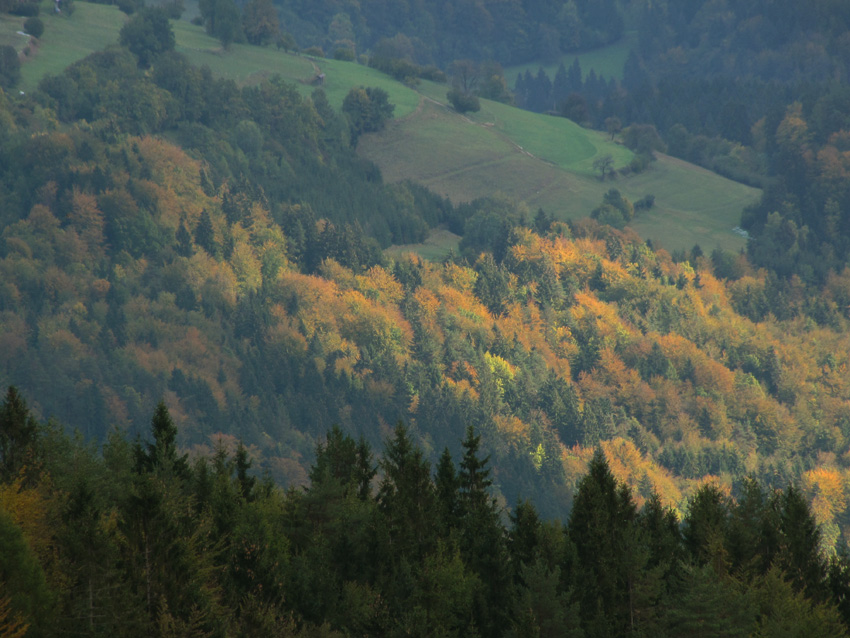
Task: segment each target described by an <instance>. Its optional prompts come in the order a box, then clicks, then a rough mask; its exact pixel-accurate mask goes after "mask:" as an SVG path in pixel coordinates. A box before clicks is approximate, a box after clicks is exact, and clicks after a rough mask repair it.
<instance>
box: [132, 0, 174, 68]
mask: <svg viewBox="0 0 850 638" xmlns="http://www.w3.org/2000/svg"><path fill="white" fill-rule="evenodd" d="M118 38H119V42H120V43H121V46H125V47H127V48H128V49H130V51H131V52H132V53H133V55H135V56H136V58H138V60H139V66H140V67H141V68H143V69H146V68H148V67H150V65H151V64H152V62H153V60H154V59H155V58H156V57H157V56H159V55H161V54H162V53H165V52H166V51H173V50H174V42H175V40H174V31H172V29H171V25H170V24H169V22H168V14H167V13H166V11H165V9H162V8H161V7H147V8H145V9H142V10H141V11H139V12H138V13H136V14H135V15H133V17H131V18H130V19H129V20H128V21H127V23H126V24H125V25H124V26H123V27H121V32H120V33H119V36H118Z"/></svg>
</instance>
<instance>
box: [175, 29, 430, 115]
mask: <svg viewBox="0 0 850 638" xmlns="http://www.w3.org/2000/svg"><path fill="white" fill-rule="evenodd" d="M173 25H174V35H175V38H176V40H177V50H178V51H180V52H181V53H183V54H184V55H186V57H187V58H189V60H190V61H191V62H192V63H193V64H196V65H199V66H201V65H207V66H209V67H210V69H212V71H213V73H215V74H216V75H218V76H220V77H225V78H229V79H231V80H233V81H235V82H236V83H237V84H240V85H244V84H252V83H254V82H259V81H261V80H262V79H264V78H267V77H270V76H272V75H275V74H278V75H280V76H281V77H284V78H286V79H288V80H292V81H295V82H297V83H298V85H299V88H300V89H301V91H302V93H304V94H305V95H309V94H310V93H311V92H312V91H313V89H314V88H315V85H314V84H313V80H314V79H315V77H316V76H317V75H318V74H319V73H324V74H325V83H324V85H323V88H324V90H325V93H327V95H328V100H329V101H330V103H331V104H332V105H334V106H335V107H336V108H339V107H341V106H342V101H343V99H344V98H345V96H346V94H347V93H348V91H349V90H350V89H351V87H353V86H377V87H380V88H382V89H384V90H385V91H386V92H387V93H389V95H390V102H392V103H393V104H395V105H396V110H395V114H396V116H397V117H403V116H405V115H408V114H410V113H412V112H413V111H414V110H415V109H416V106H417V104H419V96H418V95H417V94H416V92H415V91H413V90H411V89H409V88H407V87H406V86H404V85H402V84H400V83H398V82H395V81H394V80H392V79H391V78H389V77H387V76H386V75H384V74H383V73H378V72H377V71H375V70H374V69H370V68H369V67H365V66H363V65H360V64H356V63H354V62H342V61H339V60H327V59H322V58H313V57H310V56H305V55H295V54H289V53H284V52H282V51H278V50H277V49H275V48H273V47H255V46H250V45H247V44H233V45H231V47H230V49H229V50H227V51H225V50H223V49H222V48H221V44H220V43H219V42H218V40H216V39H215V38H211V37H210V36H208V35H207V34H206V33H205V32H204V30H203V28H202V27H199V26H196V25H193V24H190V23H188V22H185V21H183V20H181V21H177V22H174V23H173Z"/></svg>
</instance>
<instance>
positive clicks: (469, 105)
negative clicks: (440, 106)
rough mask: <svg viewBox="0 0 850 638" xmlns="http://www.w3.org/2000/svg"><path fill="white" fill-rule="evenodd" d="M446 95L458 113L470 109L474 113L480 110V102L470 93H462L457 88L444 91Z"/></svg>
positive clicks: (466, 111)
mask: <svg viewBox="0 0 850 638" xmlns="http://www.w3.org/2000/svg"><path fill="white" fill-rule="evenodd" d="M446 97H447V98H448V99H449V102H451V103H452V106H453V107H454V110H455V111H457V112H458V113H469V112H470V111H471V112H473V113H476V112H478V111H480V110H481V102H479V101H478V97H477V96H475V95H472V93H464V92H462V91H460V90H458V89H451V90H450V91H449V92H448V93H446Z"/></svg>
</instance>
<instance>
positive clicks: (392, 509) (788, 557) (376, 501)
mask: <svg viewBox="0 0 850 638" xmlns="http://www.w3.org/2000/svg"><path fill="white" fill-rule="evenodd" d="M176 439H177V430H176V428H175V426H174V423H173V421H172V419H171V417H170V415H169V412H168V409H167V408H166V407H165V405H164V404H162V403H160V404H159V405H158V406H157V407H156V408H155V410H154V412H153V418H152V419H151V424H150V430H149V431H148V432H147V433H146V435H145V437H144V439H137V440H136V441H135V443H129V442H128V441H127V440H126V439H125V438H124V437H122V436H121V435H119V434H114V435H113V436H111V437H110V440H109V442H108V443H107V445H105V446H104V448H103V453H102V455H101V454H98V453H96V452H94V451H93V449H92V448H91V447H90V446H86V445H85V444H83V443H82V442H80V441H78V440H77V441H75V440H71V439H69V438H67V437H66V436H65V435H63V434H61V432H60V431H59V430H58V429H57V428H56V427H55V426H53V427H51V426H44V425H40V424H38V423H37V422H36V421H35V420H34V419H33V418H32V416H31V415H30V414H29V411H28V409H27V404H26V401H25V399H24V398H23V397H22V396H21V395H20V394H19V393H18V392H17V390H16V389H14V388H9V389H8V391H7V392H6V394H5V396H4V399H3V401H2V403H0V470H2V474H0V498H2V503H3V509H2V510H0V629H2V631H3V632H4V635H7V636H23V635H27V636H44V637H50V636H65V635H73V636H175V637H176V636H181V637H182V636H199V637H202V636H228V635H239V636H288V637H293V636H302V637H307V636H315V637H325V638H328V637H337V636H340V637H341V636H352V635H357V636H411V635H413V636H434V635H440V636H464V637H474V636H482V637H493V638H495V637H498V636H506V637H507V636H509V637H516V636H550V637H552V638H555V637H556V636H557V637H564V636H569V637H572V638H581V637H587V638H597V637H598V638H607V637H609V636H646V635H652V636H659V635H683V634H685V633H691V632H697V633H696V635H701V636H723V635H726V636H777V637H778V636H787V635H792V636H818V637H819V638H833V637H835V638H838V637H842V636H847V635H848V633H847V622H848V620H850V614H848V611H850V610H848V606H847V595H848V592H850V559H848V557H847V556H846V555H842V556H840V557H833V558H832V559H829V560H827V559H826V558H825V557H824V555H823V553H822V552H821V550H820V547H819V537H820V535H819V532H818V530H817V526H816V523H815V521H814V519H813V518H812V515H811V513H810V511H809V509H808V507H807V505H806V503H805V501H804V499H803V498H802V497H801V494H800V493H799V491H797V490H796V489H795V488H793V487H788V488H786V489H784V490H765V489H764V487H763V486H761V485H760V484H759V483H758V482H757V481H754V480H752V479H747V480H745V481H743V482H742V483H741V484H740V485H739V486H738V489H737V500H734V501H733V500H731V499H729V498H728V497H727V496H726V495H724V493H723V491H722V490H721V489H719V488H718V487H717V486H716V485H714V484H711V483H709V484H706V485H704V486H703V487H701V488H700V489H699V490H698V491H697V492H696V493H695V494H694V496H693V498H691V500H690V504H689V505H690V507H689V510H688V512H689V513H688V515H687V517H686V518H685V519H684V520H683V521H682V522H681V525H680V521H679V519H678V517H677V515H676V513H675V512H674V511H673V510H671V509H669V508H667V507H665V506H664V505H663V504H662V503H661V502H660V500H659V499H658V497H657V496H653V497H651V498H650V499H649V500H647V501H646V502H645V504H644V505H643V506H642V507H639V506H638V505H637V503H636V501H635V499H634V497H633V494H632V492H631V490H630V489H629V488H628V487H627V486H626V485H624V484H622V483H621V482H619V481H618V480H617V479H616V478H615V476H614V475H613V474H612V473H611V470H610V468H609V465H608V463H607V462H606V460H605V458H604V457H603V455H602V454H601V453H597V454H596V455H595V456H594V457H593V459H592V460H591V461H590V463H589V468H588V472H587V473H586V474H585V475H583V476H582V478H581V479H580V480H579V482H578V484H577V489H576V496H575V503H574V505H573V509H572V512H571V514H570V517H569V520H568V521H567V522H566V524H561V523H556V522H546V521H542V520H541V519H540V517H539V515H538V513H537V510H536V508H535V507H534V505H533V504H532V503H530V502H528V501H522V502H519V503H517V504H516V506H515V508H514V509H513V512H512V514H511V515H510V517H509V518H506V517H505V516H504V513H505V512H504V510H503V508H502V507H501V506H500V505H498V504H497V502H496V501H495V500H494V499H493V498H492V496H491V495H490V493H489V491H488V488H489V486H490V484H491V467H490V463H489V459H488V458H487V457H486V456H484V455H483V454H482V452H481V448H480V442H481V439H480V437H479V436H478V435H477V434H476V433H475V431H474V430H473V428H472V427H471V426H469V427H468V428H467V429H466V433H465V435H464V437H463V441H462V446H461V448H462V452H461V453H460V454H459V455H458V456H457V457H456V459H457V460H455V459H454V458H453V457H452V455H451V453H449V451H448V450H447V449H446V450H445V451H444V452H443V453H442V455H441V456H440V459H439V462H438V463H437V464H436V466H433V465H432V464H431V463H429V462H428V461H427V460H426V459H425V456H424V454H423V451H422V449H421V448H420V447H419V446H418V445H416V443H415V442H414V441H413V440H412V439H411V436H410V432H409V430H408V429H407V428H405V427H404V426H403V425H397V426H396V427H395V428H394V430H393V431H392V433H391V434H390V435H389V436H388V437H387V438H386V440H385V442H384V445H383V448H382V449H383V451H382V453H381V454H380V455H379V456H377V457H376V456H375V455H374V453H373V451H372V449H371V448H370V446H369V445H368V444H367V443H366V442H365V441H363V440H362V439H361V440H360V441H355V440H354V439H353V438H351V437H349V436H347V435H345V434H343V433H342V432H341V431H340V430H339V429H337V428H334V429H332V430H331V431H330V432H328V434H327V436H326V437H323V438H322V439H321V441H320V443H319V444H318V445H317V448H316V457H315V462H314V463H313V464H312V465H311V467H310V473H309V484H308V485H307V486H306V488H305V489H304V490H290V491H287V492H283V491H282V490H280V489H279V488H276V487H275V486H273V485H272V484H271V483H269V482H268V481H258V480H257V478H256V477H255V476H254V475H253V472H252V471H251V464H252V462H251V458H250V455H249V453H248V452H247V451H246V449H245V448H244V447H243V446H241V445H237V446H229V445H228V444H227V443H226V442H225V441H220V442H219V444H218V445H217V446H216V449H215V451H214V452H213V453H212V454H209V455H203V456H199V457H195V458H194V459H192V460H190V459H188V458H187V457H186V456H185V455H183V454H181V453H180V452H179V451H178V449H177V447H176V445H175V441H176Z"/></svg>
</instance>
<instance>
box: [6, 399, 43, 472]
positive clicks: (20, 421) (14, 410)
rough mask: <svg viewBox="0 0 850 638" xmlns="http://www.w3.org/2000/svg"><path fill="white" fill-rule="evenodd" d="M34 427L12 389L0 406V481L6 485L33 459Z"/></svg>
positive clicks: (34, 451)
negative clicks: (5, 482) (6, 482)
mask: <svg viewBox="0 0 850 638" xmlns="http://www.w3.org/2000/svg"><path fill="white" fill-rule="evenodd" d="M37 439H38V423H37V422H36V420H35V418H34V417H33V416H32V415H31V414H30V412H29V409H28V408H27V402H26V401H25V400H24V398H23V397H22V396H21V395H20V393H19V392H18V389H17V388H16V387H15V386H9V389H8V390H7V391H6V398H5V399H4V400H3V403H2V404H0V480H2V481H9V480H11V479H13V478H15V477H16V476H17V475H18V472H19V471H20V470H21V469H22V468H23V467H24V465H25V464H27V463H31V462H32V461H34V460H35V457H36V453H37V450H36V447H35V444H36V441H37Z"/></svg>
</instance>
